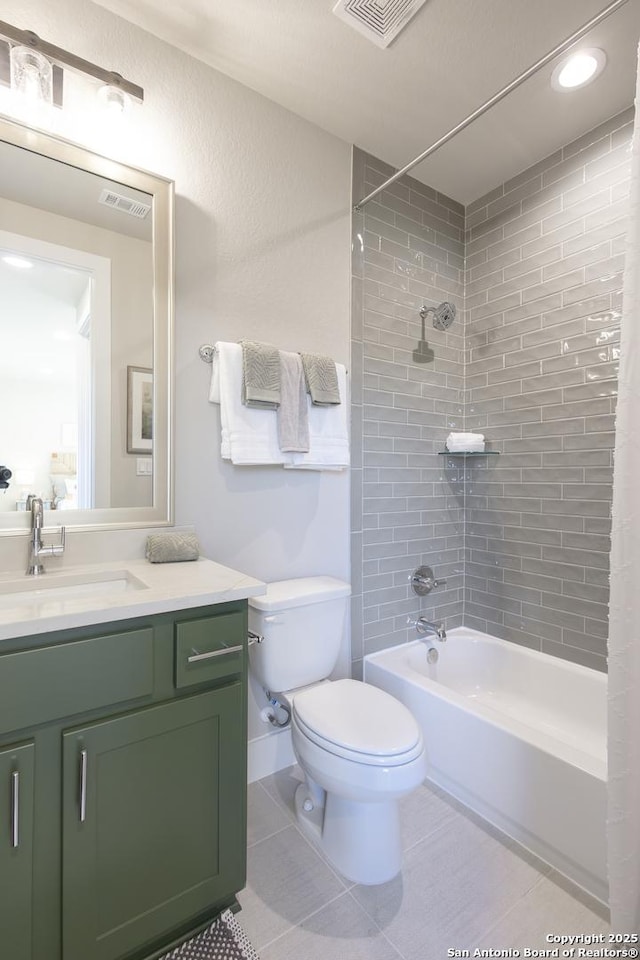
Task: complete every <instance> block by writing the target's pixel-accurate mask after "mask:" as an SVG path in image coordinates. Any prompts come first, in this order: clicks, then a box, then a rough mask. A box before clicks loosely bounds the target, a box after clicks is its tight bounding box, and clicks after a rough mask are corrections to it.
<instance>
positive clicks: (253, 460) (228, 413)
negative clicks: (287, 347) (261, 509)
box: [209, 341, 293, 466]
mask: <svg viewBox="0 0 640 960" xmlns="http://www.w3.org/2000/svg"><path fill="white" fill-rule="evenodd" d="M209 400H210V401H211V402H212V403H219V404H220V421H221V424H222V439H221V444H220V452H221V454H222V459H223V460H231V462H232V463H235V464H237V465H239V466H250V465H254V464H265V463H278V464H283V463H291V461H292V457H293V454H290V453H283V452H282V450H281V449H280V447H279V445H278V428H277V419H276V412H275V410H264V409H260V408H259V407H247V406H245V405H244V404H243V403H242V347H241V346H240V344H239V343H224V342H222V341H220V342H219V343H217V344H216V349H215V353H214V356H213V364H212V371H211V386H210V390H209Z"/></svg>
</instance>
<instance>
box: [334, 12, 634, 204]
mask: <svg viewBox="0 0 640 960" xmlns="http://www.w3.org/2000/svg"><path fill="white" fill-rule="evenodd" d="M628 2H629V0H613V3H610V4H609V5H608V6H607V7H605V8H604V10H601V11H600V13H598V14H596V15H595V17H592V18H591V20H589V21H587V23H585V24H583V25H582V26H581V27H580V28H579V29H578V30H576V31H575V32H574V33H572V34H571V36H569V37H567V38H566V40H563V41H562V43H559V44H558V45H557V46H556V47H554V48H553V50H550V51H549V53H546V54H545V55H544V57H541V58H540V59H539V60H537V61H536V62H535V63H534V64H532V65H531V66H530V67H528V69H527V70H525V71H524V72H523V73H521V74H520V75H519V76H517V77H515V79H514V80H512V81H511V82H510V83H508V84H507V85H506V87H503V88H502V90H499V91H498V92H497V93H494V95H493V96H492V97H491V98H490V99H489V100H487V101H486V102H485V103H483V104H482V106H480V107H478V108H477V109H476V110H474V111H473V113H470V114H469V116H468V117H465V119H464V120H461V121H460V123H457V124H456V125H455V127H452V129H451V130H449V132H448V133H445V134H444V136H442V137H440V139H439V140H436V142H435V143H432V144H431V146H430V147H427V149H426V150H424V151H423V152H422V153H421V154H420V155H419V156H417V157H415V158H414V159H413V160H411V161H410V162H409V163H407V164H406V165H405V166H404V167H402V169H401V170H398V171H397V172H396V173H394V174H393V175H392V176H390V177H389V178H388V179H387V180H385V181H384V183H381V184H380V186H379V187H376V189H375V190H372V191H371V193H368V194H367V196H366V197H363V198H362V200H359V201H358V203H356V204H354V207H353V209H354V211H356V212H357V211H358V210H361V209H362V208H363V207H364V205H365V204H367V203H369V201H370V200H373V199H374V197H377V196H378V194H379V193H382V191H383V190H386V188H387V187H390V186H391V185H392V184H393V183H395V182H396V180H399V179H400V177H403V176H404V175H405V173H408V172H409V170H413V168H414V167H415V166H417V165H418V164H419V163H422V161H423V160H426V159H427V157H430V156H431V154H432V153H435V152H436V150H439V149H440V147H443V146H444V145H445V143H448V142H449V140H452V139H453V138H454V137H455V135H456V134H457V133H460V132H461V131H462V130H464V129H465V128H466V127H468V126H469V124H470V123H473V121H474V120H477V119H478V117H481V116H482V115H483V113H486V112H487V110H490V109H491V107H493V106H495V105H496V103H499V102H500V101H501V100H503V99H504V98H505V97H506V96H507V95H508V94H510V93H511V91H512V90H515V89H516V88H517V87H519V86H520V84H522V83H524V82H525V80H528V79H529V77H532V76H533V74H534V73H537V72H538V70H541V69H542V67H544V66H546V65H547V64H548V63H550V62H551V61H552V60H555V58H556V57H558V56H559V55H560V54H561V53H564V52H565V50H568V48H569V47H572V46H573V44H574V43H577V42H578V40H581V39H582V38H583V37H584V35H585V34H587V33H588V32H589V30H591V29H593V27H595V26H597V25H598V24H599V23H602V21H603V20H605V19H606V18H607V17H609V16H611V14H612V13H615V12H616V10H618V9H619V8H620V7H622V6H624V4H625V3H628Z"/></svg>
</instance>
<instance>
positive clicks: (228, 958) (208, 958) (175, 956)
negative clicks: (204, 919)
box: [160, 910, 260, 960]
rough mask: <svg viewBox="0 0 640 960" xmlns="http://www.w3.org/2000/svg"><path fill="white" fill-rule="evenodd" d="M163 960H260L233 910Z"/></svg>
mask: <svg viewBox="0 0 640 960" xmlns="http://www.w3.org/2000/svg"><path fill="white" fill-rule="evenodd" d="M160 960H260V958H259V956H258V954H257V953H256V952H255V950H254V949H253V947H252V946H251V944H250V942H249V940H248V939H247V935H246V933H245V932H244V930H243V929H242V927H241V926H240V924H239V923H238V921H237V920H236V918H235V917H234V915H233V914H232V912H231V910H225V911H224V913H221V914H220V916H219V917H218V919H217V920H216V921H215V923H212V924H211V926H209V927H207V928H206V930H203V931H202V932H201V933H199V934H198V935H197V936H196V937H193V938H192V939H191V940H187V941H186V942H185V943H182V944H181V945H180V946H179V947H176V949H175V950H172V951H171V952H170V953H165V954H164V956H163V957H161V958H160Z"/></svg>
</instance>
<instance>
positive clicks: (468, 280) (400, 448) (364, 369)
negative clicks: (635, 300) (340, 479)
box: [352, 109, 633, 675]
mask: <svg viewBox="0 0 640 960" xmlns="http://www.w3.org/2000/svg"><path fill="white" fill-rule="evenodd" d="M632 121H633V111H632V110H631V109H630V110H628V111H626V112H625V113H623V114H620V115H619V116H617V117H614V118H612V119H610V120H608V121H607V122H606V123H604V124H602V125H601V126H600V127H598V128H597V129H596V130H593V131H590V132H589V133H588V134H586V135H585V136H583V137H581V138H580V139H579V140H577V141H575V142H573V143H571V144H568V145H567V146H566V147H564V148H563V149H562V150H559V151H557V152H556V153H554V154H553V155H552V156H550V157H548V158H546V159H544V160H542V161H540V162H538V163H536V164H535V165H534V166H533V167H531V168H530V169H529V170H526V171H524V172H523V173H521V174H519V175H518V176H517V177H514V178H513V179H512V180H510V181H508V182H507V183H505V184H502V185H501V186H499V187H497V188H495V189H494V190H492V191H491V192H490V193H489V194H487V195H486V196H484V197H481V198H480V199H478V200H477V201H475V202H474V203H472V204H470V205H469V206H468V207H467V208H466V211H465V210H464V209H463V208H462V207H461V206H460V204H457V203H456V202H455V201H454V200H451V199H450V198H447V197H444V196H442V195H441V194H438V193H436V191H434V190H432V189H431V188H429V187H426V186H424V185H423V184H421V183H419V182H417V181H415V180H413V179H412V178H410V177H404V178H403V179H402V180H401V181H400V182H398V183H396V184H395V185H393V186H392V187H391V188H390V189H388V190H385V191H384V192H383V193H382V194H381V195H380V196H379V197H378V198H377V199H376V201H374V202H372V203H370V204H368V205H367V206H366V207H365V208H364V209H363V210H361V211H358V212H356V213H354V217H353V236H354V244H353V285H352V317H353V320H352V350H353V355H352V366H353V368H354V376H353V377H352V403H353V411H354V418H353V428H352V430H353V442H354V457H353V470H352V482H353V486H354V505H355V507H356V509H355V510H354V518H353V544H352V547H353V554H352V556H353V564H354V576H353V585H354V614H353V625H352V639H353V649H352V656H353V660H354V674H355V675H359V674H360V669H361V658H362V656H363V655H364V654H366V653H369V652H372V651H374V650H377V649H380V648H382V647H385V646H391V645H393V644H397V643H401V642H404V641H406V640H408V639H413V637H414V636H415V631H414V630H413V629H411V628H408V627H407V618H408V617H409V616H412V617H415V616H416V615H417V614H422V615H425V616H427V617H428V618H429V619H440V618H444V619H446V622H447V625H448V626H450V627H453V626H457V625H459V624H461V623H463V622H464V623H465V624H466V625H468V626H471V627H477V628H478V629H481V630H484V631H486V632H488V633H490V634H493V635H494V636H499V637H503V638H505V639H507V640H511V641H513V642H516V643H521V644H524V645H526V646H529V647H532V648H535V649H538V650H542V651H545V652H547V653H550V654H553V655H554V656H559V657H563V658H566V659H569V660H573V661H577V662H580V663H584V664H586V665H588V666H592V667H596V668H598V669H605V668H606V635H607V617H608V559H609V533H610V506H611V494H612V456H613V440H614V433H613V431H614V413H615V400H616V393H617V366H618V356H619V339H620V310H621V301H622V271H623V269H624V240H625V234H626V216H627V211H628V186H629V167H628V165H629V146H630V140H631V133H632ZM392 172H393V171H392V168H390V167H388V166H387V165H386V164H384V163H382V162H380V161H378V160H376V159H375V158H373V157H370V156H369V155H367V154H365V153H363V152H362V151H360V150H357V149H356V150H354V168H353V190H354V201H355V200H357V199H359V198H361V197H362V196H364V195H365V194H366V193H368V192H369V191H370V190H371V189H373V188H374V187H375V186H378V185H379V184H380V183H382V182H383V180H384V179H385V178H386V177H387V176H388V175H389V174H390V173H392ZM442 300H450V301H452V302H453V303H454V304H455V305H456V307H457V308H458V311H459V313H458V317H457V318H456V321H455V323H454V325H453V326H452V327H451V328H450V329H449V330H448V331H447V332H443V331H437V330H434V329H433V327H432V325H431V320H430V318H429V317H428V318H427V321H426V325H425V332H426V339H427V341H428V342H429V346H430V348H431V349H433V351H434V359H433V361H432V362H431V363H427V364H417V363H415V362H414V360H413V356H412V352H413V349H414V348H415V347H416V344H417V342H418V340H419V338H420V334H421V321H420V317H419V309H420V306H421V304H422V303H423V302H426V303H427V304H428V305H435V304H437V303H439V302H440V301H442ZM462 307H464V310H462V309H461V308H462ZM463 427H464V429H467V430H478V431H481V432H483V433H485V434H486V436H487V439H488V441H489V447H490V448H491V449H493V450H497V451H498V452H500V454H501V456H500V457H487V458H486V459H485V458H478V459H476V460H473V461H472V460H468V461H466V463H464V462H463V461H461V460H458V459H456V458H453V457H446V456H445V457H439V456H437V452H438V451H439V450H443V449H444V439H445V437H446V435H447V434H448V433H449V431H450V430H456V429H462V428H463ZM420 563H430V565H432V566H433V567H434V569H435V570H436V572H437V574H438V575H439V576H443V577H446V578H447V579H448V584H447V586H446V588H442V589H439V590H437V591H435V592H434V593H432V594H431V595H430V596H429V597H427V598H424V599H422V600H420V599H419V598H417V597H416V596H415V595H414V594H413V592H412V591H411V589H410V587H409V583H408V576H409V575H410V573H411V571H412V570H413V569H414V567H416V566H418V565H419V564H420Z"/></svg>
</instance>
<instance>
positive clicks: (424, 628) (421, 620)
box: [407, 617, 447, 643]
mask: <svg viewBox="0 0 640 960" xmlns="http://www.w3.org/2000/svg"><path fill="white" fill-rule="evenodd" d="M407 623H408V625H409V626H410V627H415V628H416V633H417V634H418V637H419V638H420V639H421V640H422V639H423V638H424V637H435V639H436V640H439V641H440V642H441V643H444V642H445V640H446V639H447V631H446V630H445V628H444V623H431V621H430V620H427V619H426V618H425V617H418V619H417V620H412V619H411V618H409V619H408V620H407Z"/></svg>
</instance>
